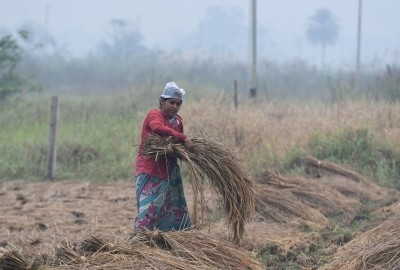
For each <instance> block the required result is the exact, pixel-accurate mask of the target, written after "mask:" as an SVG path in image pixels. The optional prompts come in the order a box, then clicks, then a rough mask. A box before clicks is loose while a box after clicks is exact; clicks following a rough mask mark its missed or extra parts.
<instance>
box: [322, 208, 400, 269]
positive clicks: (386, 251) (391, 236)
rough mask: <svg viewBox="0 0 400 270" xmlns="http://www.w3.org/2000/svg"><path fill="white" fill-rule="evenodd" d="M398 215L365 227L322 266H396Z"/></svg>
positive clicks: (399, 244) (399, 249) (399, 245)
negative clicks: (331, 259)
mask: <svg viewBox="0 0 400 270" xmlns="http://www.w3.org/2000/svg"><path fill="white" fill-rule="evenodd" d="M399 223H400V215H395V216H393V217H392V218H390V219H389V220H387V221H385V222H384V223H382V224H380V225H379V226H377V227H375V228H374V229H372V230H369V231H367V232H365V233H363V234H362V235H360V236H359V237H357V238H355V239H353V241H351V242H350V243H348V244H347V245H345V246H343V247H342V248H341V249H339V251H338V252H337V253H336V255H335V257H334V260H333V261H332V262H331V263H329V264H327V265H325V266H324V267H323V268H322V269H323V270H336V269H342V270H362V269H400V226H399Z"/></svg>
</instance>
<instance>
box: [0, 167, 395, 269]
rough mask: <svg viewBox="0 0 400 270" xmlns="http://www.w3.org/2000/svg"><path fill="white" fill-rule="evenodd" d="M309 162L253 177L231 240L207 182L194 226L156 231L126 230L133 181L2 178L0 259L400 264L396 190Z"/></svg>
mask: <svg viewBox="0 0 400 270" xmlns="http://www.w3.org/2000/svg"><path fill="white" fill-rule="evenodd" d="M311 164H312V162H311ZM319 164H320V167H318V166H313V165H310V166H311V167H310V168H311V169H312V168H313V169H314V170H310V171H312V173H310V174H308V175H302V176H299V177H296V176H285V177H284V176H280V175H276V174H274V173H271V172H265V174H264V175H262V176H260V177H258V178H257V179H256V181H257V182H256V183H255V190H256V196H255V212H254V214H253V215H252V217H251V218H250V221H249V222H247V223H246V224H245V230H244V234H243V238H242V239H241V241H240V243H238V244H234V243H232V241H230V240H229V239H231V236H232V235H231V234H232V233H231V231H230V228H229V225H228V224H226V223H225V222H224V217H225V215H224V213H223V211H224V210H223V207H222V205H223V203H221V201H220V198H218V197H216V195H215V194H213V193H211V189H210V190H205V191H204V198H205V205H198V208H199V209H198V210H199V211H198V216H199V221H200V223H199V225H198V226H196V228H193V229H191V230H188V231H182V232H168V233H162V232H149V231H138V232H134V231H133V228H132V225H133V221H134V218H135V215H136V197H135V186H134V182H133V181H131V182H128V181H119V182H109V183H94V182H87V181H79V180H76V181H73V180H68V181H55V182H35V183H30V182H25V181H22V180H21V181H10V182H2V183H1V184H0V201H1V204H0V213H1V215H0V256H1V260H0V269H327V270H328V269H329V270H330V269H346V270H347V269H400V255H399V254H400V244H399V243H400V241H399V239H398V235H399V231H398V230H399V229H398V228H399V227H398V222H399V219H400V204H399V198H400V197H399V193H398V192H397V191H396V190H392V189H386V188H382V187H379V186H377V185H376V184H374V183H373V182H372V181H370V180H368V179H365V178H363V177H362V176H360V175H359V174H357V173H356V172H354V171H351V170H350V169H348V168H343V167H341V166H339V165H337V164H329V163H322V162H320V163H319ZM329 165H335V166H329ZM315 169H317V172H318V174H316V173H315ZM351 173H353V174H351ZM354 175H357V176H359V177H361V178H355V177H354ZM185 193H186V197H187V199H188V201H189V204H190V206H192V205H193V192H192V188H191V186H190V185H189V184H187V185H186V190H185Z"/></svg>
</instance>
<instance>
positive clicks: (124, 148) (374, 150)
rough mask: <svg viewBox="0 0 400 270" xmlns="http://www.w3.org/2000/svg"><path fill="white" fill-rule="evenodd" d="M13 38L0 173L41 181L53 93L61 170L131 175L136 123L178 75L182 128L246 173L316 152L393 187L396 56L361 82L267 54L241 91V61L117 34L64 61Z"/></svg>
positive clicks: (397, 153)
mask: <svg viewBox="0 0 400 270" xmlns="http://www.w3.org/2000/svg"><path fill="white" fill-rule="evenodd" d="M128 36H129V35H128ZM130 37H131V39H133V40H134V41H133V42H137V43H138V42H139V41H140V36H135V35H132V36H130ZM15 40H16V39H13V38H12V37H11V36H8V37H3V39H2V42H3V43H1V44H2V45H1V46H0V47H1V50H0V52H1V57H5V56H10V55H16V56H18V57H15V58H10V59H11V61H9V62H7V63H6V62H5V61H2V64H4V65H2V71H1V72H2V73H1V74H2V76H3V78H5V77H7V76H8V75H10V74H12V75H13V76H14V77H13V78H17V77H16V76H18V79H14V81H11V83H6V82H5V81H4V79H3V80H2V81H1V83H0V89H6V88H7V87H8V85H12V87H13V88H12V89H13V90H12V93H13V94H7V96H5V95H3V96H2V98H1V99H0V106H1V107H0V126H1V129H0V153H1V155H0V179H2V180H10V179H32V180H41V179H43V177H44V175H45V169H46V165H47V149H48V136H49V135H48V133H49V118H50V115H49V109H50V96H52V95H58V96H59V97H60V118H59V133H58V156H57V158H58V163H57V171H56V174H57V178H58V179H66V178H74V179H75V178H78V179H90V180H96V181H107V180H116V179H131V178H133V170H134V167H133V162H134V159H135V155H136V145H137V144H138V139H139V132H140V125H141V122H142V120H143V118H144V116H145V114H146V112H147V111H148V110H149V109H150V108H152V107H156V106H157V98H158V96H159V94H160V93H161V90H162V88H163V86H164V84H165V82H167V81H169V80H175V81H176V82H177V83H178V85H180V86H181V87H183V88H185V89H186V90H187V93H188V95H187V99H186V100H185V102H184V105H183V107H182V110H181V114H182V115H183V117H184V119H185V123H186V131H187V133H189V134H191V135H201V134H207V135H210V136H214V137H216V138H218V139H220V140H222V141H223V142H224V143H226V145H227V147H233V148H234V149H235V150H237V153H238V155H240V157H241V158H242V159H243V160H244V161H245V162H246V163H247V165H248V166H249V168H250V169H251V171H252V173H253V174H254V175H259V174H262V173H263V172H264V171H265V170H267V169H268V170H272V171H276V172H280V173H292V172H296V173H298V172H299V171H301V170H302V162H301V161H302V158H303V157H305V156H306V155H313V156H316V157H317V158H320V159H328V160H332V161H335V162H338V163H341V164H346V165H350V166H353V167H355V168H356V169H358V170H360V172H361V173H363V174H364V175H367V176H369V177H371V178H373V179H375V180H377V181H379V182H380V183H381V184H383V185H388V186H395V187H397V188H399V186H400V185H399V175H400V165H399V164H400V163H399V162H400V149H399V146H398V144H397V143H396V142H398V141H399V140H400V130H399V128H398V127H399V124H400V107H399V103H398V100H399V98H400V70H399V68H398V66H396V65H387V66H386V67H384V68H376V67H374V66H370V67H365V68H364V71H365V72H364V74H363V80H362V84H361V87H357V86H356V85H355V83H354V74H353V73H352V72H350V71H346V70H345V69H343V70H338V69H334V70H333V69H330V68H329V65H327V66H326V67H325V68H323V69H319V68H317V67H315V66H312V65H309V64H307V63H306V62H303V61H301V60H295V61H293V62H290V63H273V62H268V61H265V60H264V61H261V62H260V64H259V78H260V80H259V81H260V83H259V85H260V87H259V89H258V96H257V99H256V100H249V99H248V96H247V89H246V85H247V67H246V65H245V64H243V63H241V62H235V61H233V60H231V61H230V60H226V59H223V60H221V59H219V58H216V57H214V56H211V55H210V56H208V57H206V58H204V57H202V58H198V57H197V56H195V55H192V56H187V55H185V54H183V53H182V54H174V55H169V54H166V53H164V52H162V51H157V50H148V49H146V48H143V47H141V46H136V47H133V50H127V51H124V50H122V49H121V46H120V43H121V42H122V41H121V37H120V36H116V37H115V39H114V42H112V43H110V44H108V45H107V46H103V47H102V50H99V51H98V52H97V53H95V54H93V55H91V56H89V57H86V58H72V59H71V58H67V57H65V56H63V55H61V54H58V53H56V52H55V53H52V54H46V55H43V54H41V53H38V51H37V50H31V51H29V49H27V48H26V47H24V48H22V46H21V45H18V43H16V42H14V41H15ZM135 40H136V41H135ZM7 42H8V43H7ZM5 44H6V45H5ZM10 44H11V45H12V46H14V47H12V46H11V51H10V50H9V49H7V48H9V45H10ZM7 46H8V47H7ZM7 50H8V51H7ZM112 52H114V53H112ZM116 52H120V53H116ZM121 52H123V53H121ZM20 78H25V79H24V81H23V80H22V79H20ZM26 78H28V79H26ZM29 78H34V79H35V81H36V82H40V83H34V84H33V82H32V79H29ZM234 80H237V81H238V85H239V88H238V89H239V99H240V100H239V102H240V104H239V108H238V109H237V110H235V109H234V108H233V106H232V103H233V90H232V88H233V81H234ZM8 82H10V81H8ZM32 85H34V87H32ZM39 88H42V91H34V92H32V91H28V90H29V89H39ZM7 89H8V88H7Z"/></svg>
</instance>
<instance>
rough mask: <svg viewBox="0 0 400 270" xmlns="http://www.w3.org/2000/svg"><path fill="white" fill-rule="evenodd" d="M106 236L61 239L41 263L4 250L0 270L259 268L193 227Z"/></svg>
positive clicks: (241, 252) (229, 245)
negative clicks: (62, 240)
mask: <svg viewBox="0 0 400 270" xmlns="http://www.w3.org/2000/svg"><path fill="white" fill-rule="evenodd" d="M112 238H113V237H112V236H110V235H105V236H101V235H97V236H90V237H88V238H86V239H84V240H83V241H81V242H80V243H74V244H72V243H70V242H64V243H62V244H61V245H60V246H58V247H56V248H55V252H54V254H55V255H54V258H51V256H50V255H48V256H47V260H44V261H42V262H41V263H39V262H38V257H37V254H28V255H29V257H30V258H33V259H26V258H25V257H24V256H23V255H22V254H21V253H20V252H18V251H16V250H10V251H7V252H5V253H4V254H3V255H2V257H1V259H0V269H1V270H46V269H74V270H75V269H115V270H116V269H161V270H173V269H179V270H186V269H199V270H206V269H238V270H239V269H249V270H260V269H264V266H263V265H262V263H261V262H259V261H257V260H256V259H254V257H253V256H252V255H251V254H250V253H249V252H247V251H245V250H243V249H241V248H239V247H238V246H236V245H234V244H232V243H230V242H226V241H221V240H216V239H213V238H212V237H210V236H208V235H206V234H203V233H201V232H199V231H177V232H165V233H162V232H159V231H147V230H146V231H145V230H141V231H138V232H136V233H135V234H134V235H132V236H131V237H129V238H126V239H122V240H121V239H120V240H118V241H115V240H116V239H115V237H114V239H112ZM42 254H43V253H42ZM35 256H36V257H35Z"/></svg>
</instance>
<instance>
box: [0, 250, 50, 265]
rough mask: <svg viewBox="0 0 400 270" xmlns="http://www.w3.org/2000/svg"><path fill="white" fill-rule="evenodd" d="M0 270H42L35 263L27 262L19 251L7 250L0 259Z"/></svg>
mask: <svg viewBox="0 0 400 270" xmlns="http://www.w3.org/2000/svg"><path fill="white" fill-rule="evenodd" d="M0 269H1V270H44V269H45V268H43V267H41V266H40V265H39V264H37V263H36V262H35V261H33V262H30V261H28V260H27V259H26V258H25V257H24V256H23V255H22V254H21V253H20V252H19V251H17V250H14V249H13V250H9V251H7V252H5V253H4V254H3V255H2V256H1V257H0Z"/></svg>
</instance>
